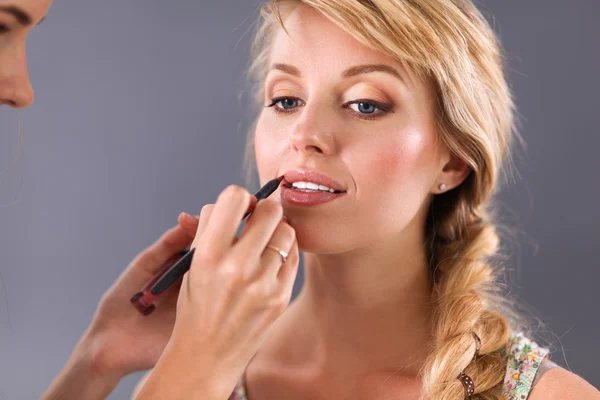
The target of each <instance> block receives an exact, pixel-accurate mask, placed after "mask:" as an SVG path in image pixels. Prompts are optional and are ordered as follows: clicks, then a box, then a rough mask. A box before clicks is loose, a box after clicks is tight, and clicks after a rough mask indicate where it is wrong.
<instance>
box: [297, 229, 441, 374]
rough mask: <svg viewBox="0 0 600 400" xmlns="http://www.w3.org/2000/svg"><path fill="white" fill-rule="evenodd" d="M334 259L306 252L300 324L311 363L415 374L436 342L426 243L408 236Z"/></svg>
mask: <svg viewBox="0 0 600 400" xmlns="http://www.w3.org/2000/svg"><path fill="white" fill-rule="evenodd" d="M403 235H404V237H394V238H389V239H388V240H386V241H380V242H378V243H377V244H375V245H372V246H370V247H368V248H364V249H360V250H353V251H352V252H348V253H344V254H335V255H317V254H311V253H306V254H305V256H304V266H305V268H304V271H305V279H304V286H303V288H302V291H301V292H300V294H299V295H298V297H297V299H295V301H294V305H293V309H294V312H293V314H294V316H295V318H294V319H296V322H298V323H299V324H294V325H295V326H296V327H298V328H299V329H300V330H301V332H302V333H303V339H302V340H303V341H306V342H305V345H306V347H305V349H310V351H308V352H307V353H306V356H307V357H310V361H307V362H308V363H310V364H313V365H315V367H317V368H323V370H331V369H334V370H337V371H340V370H348V371H349V373H350V372H351V371H354V372H357V371H360V370H361V369H366V371H363V372H368V371H374V370H383V369H394V370H396V369H398V368H402V372H401V374H403V375H416V374H417V373H418V371H419V369H420V368H421V366H422V364H423V362H424V359H425V357H426V355H427V353H428V349H429V348H428V346H429V345H431V333H432V325H431V321H432V320H433V318H432V311H433V310H434V305H433V304H432V301H431V281H430V273H429V268H428V260H427V255H426V254H427V253H426V251H425V249H424V248H423V245H422V243H423V238H422V236H421V235H418V234H414V232H413V234H408V232H407V231H405V232H404V233H403Z"/></svg>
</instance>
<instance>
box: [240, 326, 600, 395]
mask: <svg viewBox="0 0 600 400" xmlns="http://www.w3.org/2000/svg"><path fill="white" fill-rule="evenodd" d="M504 350H505V352H506V358H507V365H506V373H505V377H504V382H503V385H502V392H503V394H504V395H505V396H506V398H507V399H508V400H525V399H529V400H555V399H556V400H558V399H561V400H562V399H583V398H585V399H589V400H600V392H598V390H596V389H595V388H594V387H593V386H592V385H590V384H589V383H588V382H586V381H585V380H583V379H582V378H580V377H579V376H577V375H575V374H574V373H572V372H570V371H567V370H565V369H563V368H561V367H560V366H558V365H557V364H555V363H553V362H552V361H550V360H549V358H548V355H549V353H550V352H549V349H548V348H546V347H542V346H540V345H539V344H538V343H536V342H535V341H534V340H532V339H530V338H529V337H528V336H526V335H525V334H524V333H523V332H516V333H513V334H511V337H510V340H509V342H508V343H507V345H506V347H505V349H504ZM542 376H543V379H542ZM244 378H245V376H244V375H242V377H240V380H239V382H238V384H237V385H236V387H235V389H234V391H233V393H232V394H231V396H230V397H229V400H247V397H246V391H245V382H244ZM534 389H535V390H534Z"/></svg>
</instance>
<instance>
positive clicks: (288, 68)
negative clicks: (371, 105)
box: [271, 63, 406, 83]
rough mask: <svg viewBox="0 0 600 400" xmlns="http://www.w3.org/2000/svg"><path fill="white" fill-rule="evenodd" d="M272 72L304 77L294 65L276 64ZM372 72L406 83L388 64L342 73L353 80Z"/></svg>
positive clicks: (368, 66)
mask: <svg viewBox="0 0 600 400" xmlns="http://www.w3.org/2000/svg"><path fill="white" fill-rule="evenodd" d="M271 70H279V71H282V72H285V73H286V74H290V75H293V76H296V77H298V78H300V77H301V76H302V75H301V73H300V70H299V69H298V68H296V67H294V66H293V65H289V64H282V63H275V64H273V65H272V66H271ZM370 72H385V73H388V74H391V75H393V76H395V77H396V78H398V79H400V80H401V81H402V82H403V83H406V82H405V81H404V78H402V75H400V73H399V72H398V70H397V69H396V68H394V67H392V66H390V65H386V64H364V65H356V66H354V67H350V68H348V69H347V70H345V71H344V72H343V73H342V76H343V77H344V78H351V77H353V76H356V75H360V74H367V73H370Z"/></svg>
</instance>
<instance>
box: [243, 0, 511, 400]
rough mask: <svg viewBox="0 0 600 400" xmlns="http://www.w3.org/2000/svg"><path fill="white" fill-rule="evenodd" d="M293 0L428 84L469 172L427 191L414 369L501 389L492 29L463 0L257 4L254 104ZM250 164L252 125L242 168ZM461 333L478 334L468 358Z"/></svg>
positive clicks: (502, 145)
mask: <svg viewBox="0 0 600 400" xmlns="http://www.w3.org/2000/svg"><path fill="white" fill-rule="evenodd" d="M299 1H301V2H302V3H305V4H307V5H309V6H311V7H313V8H314V9H316V10H317V11H319V12H320V13H322V14H323V15H324V16H325V17H327V18H328V19H330V20H331V21H332V22H333V23H335V24H336V25H337V26H339V27H340V28H341V29H343V30H344V31H346V32H347V33H349V34H350V35H352V36H353V37H354V38H355V39H356V40H358V41H359V42H361V43H362V44H364V45H366V46H368V47H370V48H373V49H375V50H379V51H381V52H383V53H385V54H387V55H390V56H392V57H394V58H395V59H396V60H398V61H399V62H400V63H402V65H403V66H404V67H405V69H406V70H407V72H408V73H409V75H410V76H411V78H413V79H416V80H419V81H422V82H425V81H427V82H431V83H432V84H433V87H434V88H435V91H436V98H437V105H436V107H437V110H436V115H437V123H438V133H439V137H440V138H441V140H443V142H444V143H445V144H446V145H447V146H448V148H449V149H450V150H451V151H452V152H453V153H454V154H455V155H457V156H458V157H459V158H461V159H462V160H464V161H465V162H466V163H467V164H468V165H469V166H470V168H471V172H470V174H469V175H468V177H467V178H466V180H465V181H464V182H463V183H462V184H461V185H460V186H458V187H457V188H455V189H453V190H451V191H448V192H446V193H443V194H440V195H437V196H435V197H434V199H433V201H432V204H431V209H430V212H429V214H428V217H427V243H426V244H427V249H428V253H429V254H428V255H429V259H430V260H431V265H430V267H431V268H432V276H433V283H434V285H433V295H434V299H435V301H436V302H437V306H436V316H435V327H434V343H433V350H432V351H431V353H430V355H429V357H428V359H427V361H426V363H425V365H424V367H423V369H422V371H421V377H422V382H423V390H422V398H430V399H435V400H455V399H462V398H464V391H463V386H462V384H461V382H460V381H459V380H458V379H457V377H458V375H459V373H460V372H462V371H464V372H465V373H466V374H467V375H469V376H470V377H471V378H472V379H473V381H474V384H475V395H474V396H473V398H475V399H502V398H505V397H504V396H503V394H502V392H501V386H502V383H503V378H504V375H505V371H506V351H505V347H506V345H507V343H508V341H509V339H510V332H511V325H512V324H517V323H521V321H520V318H519V316H518V315H517V314H516V313H514V312H513V311H511V309H510V306H511V304H510V302H509V301H508V300H507V298H506V297H504V296H502V295H501V294H500V290H499V289H500V288H501V287H502V286H503V285H502V284H500V280H499V279H498V278H499V275H500V274H501V273H502V266H501V264H500V263H494V262H493V260H492V256H494V255H496V253H497V251H498V246H499V236H498V233H497V230H496V225H495V224H494V223H492V221H493V217H492V214H491V212H490V211H489V210H488V209H489V208H490V207H489V206H490V203H491V199H492V197H493V194H494V193H495V191H496V190H497V187H498V186H499V185H498V179H499V173H500V170H501V166H502V165H503V164H504V163H507V164H509V165H510V152H509V149H510V146H511V142H512V141H513V139H514V138H518V134H517V131H516V129H515V118H514V111H515V110H514V102H513V99H512V95H511V92H510V90H509V88H508V85H507V82H506V79H505V75H504V58H503V54H502V51H501V47H500V45H499V42H498V39H497V37H496V35H495V34H494V32H493V30H492V29H491V27H490V26H489V24H488V23H487V21H486V20H485V18H484V17H483V16H482V15H481V13H480V12H479V11H478V10H477V8H476V7H475V6H474V5H473V3H472V2H471V1H470V0H362V1H357V0H352V1H349V0H296V1H290V0H280V1H277V0H272V1H271V2H270V3H267V4H265V5H264V6H263V7H262V9H261V14H262V16H263V19H262V23H261V24H260V26H259V28H258V30H257V33H256V37H255V41H254V45H253V58H252V64H251V66H250V69H249V73H250V76H251V77H252V78H253V80H254V82H255V83H256V87H255V94H256V96H257V97H256V100H257V104H262V101H263V99H264V88H263V82H264V78H265V74H266V71H267V69H268V65H269V51H270V45H271V43H272V39H273V34H274V32H275V31H276V28H277V27H278V26H280V27H283V29H285V26H284V24H283V18H282V16H281V11H280V5H281V4H280V3H297V2H299ZM254 165H255V160H254V129H252V130H251V131H250V133H249V137H248V142H247V147H246V167H247V168H246V171H252V167H253V166H254ZM247 178H249V176H247ZM509 321H510V322H509ZM513 327H514V325H513ZM472 332H475V333H476V334H477V335H478V336H479V337H480V338H481V348H480V351H479V356H478V357H476V358H474V357H473V355H474V353H475V349H476V343H475V339H474V337H473V335H472Z"/></svg>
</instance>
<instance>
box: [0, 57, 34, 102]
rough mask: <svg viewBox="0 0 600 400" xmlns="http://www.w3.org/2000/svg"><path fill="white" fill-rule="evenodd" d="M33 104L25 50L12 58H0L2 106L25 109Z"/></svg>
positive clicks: (0, 97)
mask: <svg viewBox="0 0 600 400" xmlns="http://www.w3.org/2000/svg"><path fill="white" fill-rule="evenodd" d="M32 102H33V88H32V87H31V82H30V81H29V74H28V72H27V61H26V58H25V49H22V50H21V49H19V50H17V51H15V52H14V54H13V56H12V57H0V105H2V104H6V105H9V106H11V107H15V108H24V107H27V106H29V105H30V104H31V103H32Z"/></svg>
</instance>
